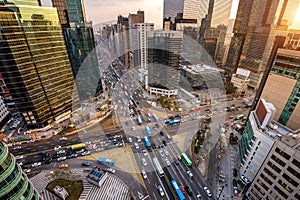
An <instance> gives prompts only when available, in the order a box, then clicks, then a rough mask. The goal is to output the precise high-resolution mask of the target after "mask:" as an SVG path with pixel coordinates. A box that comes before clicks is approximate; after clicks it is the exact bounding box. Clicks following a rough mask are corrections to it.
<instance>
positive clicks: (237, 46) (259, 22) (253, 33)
mask: <svg viewBox="0 0 300 200" xmlns="http://www.w3.org/2000/svg"><path fill="white" fill-rule="evenodd" d="M287 7H288V1H287V0H284V1H279V0H277V1H271V0H269V1H264V0H250V1H249V0H240V2H239V7H238V11H237V15H236V20H235V25H234V30H233V33H234V36H233V37H232V40H231V44H230V48H229V51H228V56H227V61H226V64H225V69H226V71H227V73H228V74H229V76H231V75H232V74H233V73H234V72H235V71H236V69H237V67H241V68H245V69H248V70H250V71H251V73H250V76H249V78H250V83H249V86H250V87H252V88H254V89H257V88H258V86H259V83H260V81H261V79H262V77H263V74H264V72H265V70H266V66H267V64H268V62H269V58H270V55H271V52H272V47H273V45H274V40H275V36H276V35H278V34H283V35H284V34H285V31H286V28H287V26H286V20H284V19H285V17H284V14H285V11H286V8H287Z"/></svg>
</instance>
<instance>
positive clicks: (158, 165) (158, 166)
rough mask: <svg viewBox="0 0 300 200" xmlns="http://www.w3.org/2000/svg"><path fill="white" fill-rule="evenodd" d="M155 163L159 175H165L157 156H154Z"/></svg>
mask: <svg viewBox="0 0 300 200" xmlns="http://www.w3.org/2000/svg"><path fill="white" fill-rule="evenodd" d="M153 163H154V166H155V168H156V170H157V173H158V174H159V176H160V177H163V176H164V171H163V169H162V167H161V165H160V164H159V162H158V159H157V157H154V158H153Z"/></svg>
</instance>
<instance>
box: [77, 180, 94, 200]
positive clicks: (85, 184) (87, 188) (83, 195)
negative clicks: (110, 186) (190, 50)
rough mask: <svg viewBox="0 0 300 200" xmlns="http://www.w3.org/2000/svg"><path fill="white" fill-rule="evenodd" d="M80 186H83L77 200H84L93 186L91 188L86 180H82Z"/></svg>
mask: <svg viewBox="0 0 300 200" xmlns="http://www.w3.org/2000/svg"><path fill="white" fill-rule="evenodd" d="M82 184H83V191H82V193H81V195H80V197H79V200H86V199H87V197H88V195H89V193H90V191H91V189H92V188H93V187H95V186H93V185H92V184H90V183H89V182H88V181H87V179H86V178H84V179H82Z"/></svg>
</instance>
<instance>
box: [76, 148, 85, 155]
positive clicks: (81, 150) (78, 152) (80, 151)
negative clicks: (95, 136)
mask: <svg viewBox="0 0 300 200" xmlns="http://www.w3.org/2000/svg"><path fill="white" fill-rule="evenodd" d="M83 152H84V149H80V150H79V151H76V153H77V154H78V155H79V154H81V153H83Z"/></svg>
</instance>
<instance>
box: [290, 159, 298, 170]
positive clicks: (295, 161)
mask: <svg viewBox="0 0 300 200" xmlns="http://www.w3.org/2000/svg"><path fill="white" fill-rule="evenodd" d="M292 163H293V164H294V165H295V166H296V167H298V168H299V169H300V162H299V161H298V160H297V159H295V158H294V160H293V161H292Z"/></svg>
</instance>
